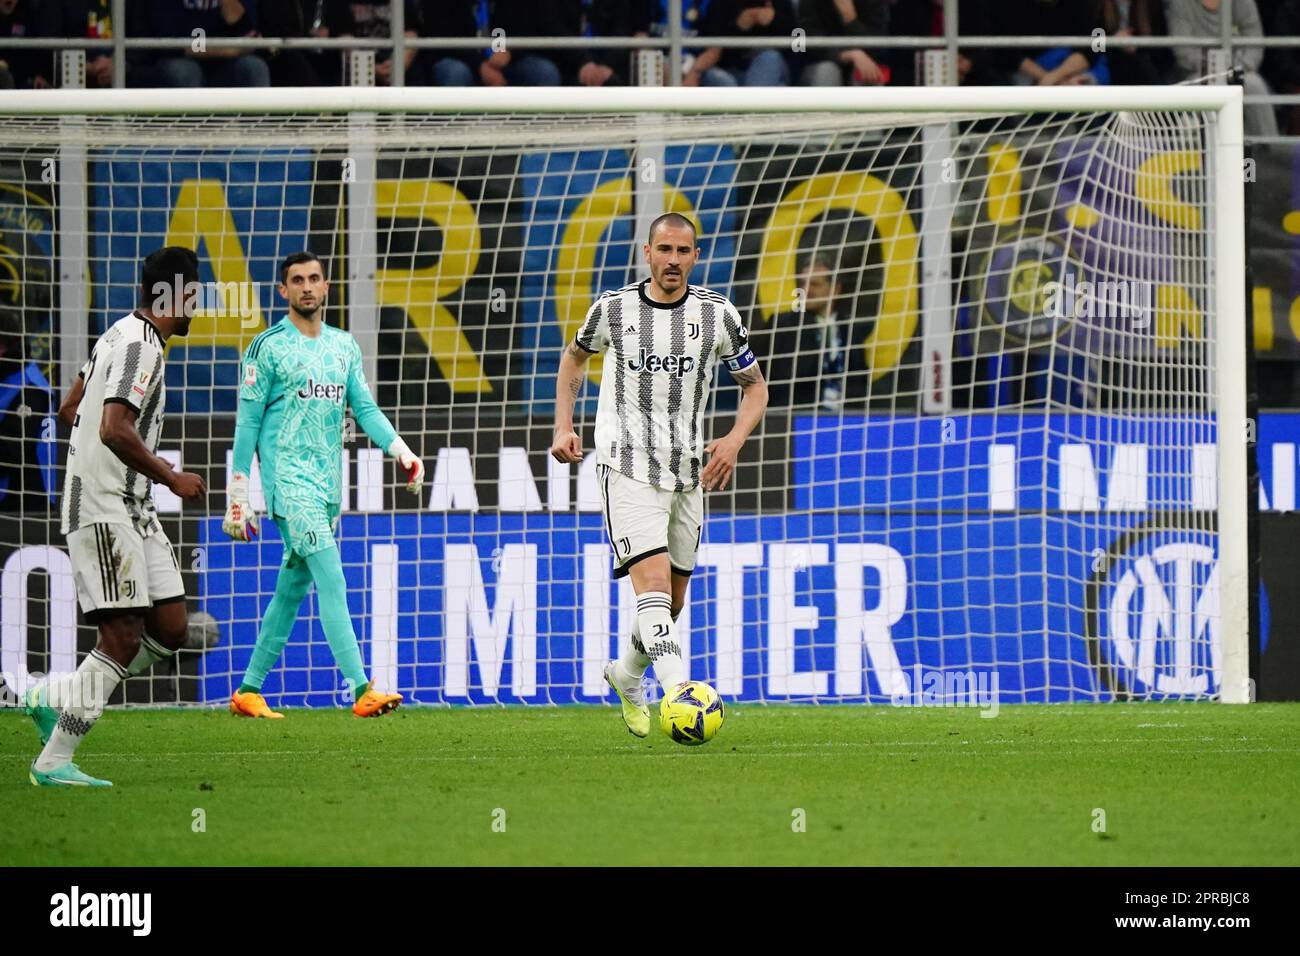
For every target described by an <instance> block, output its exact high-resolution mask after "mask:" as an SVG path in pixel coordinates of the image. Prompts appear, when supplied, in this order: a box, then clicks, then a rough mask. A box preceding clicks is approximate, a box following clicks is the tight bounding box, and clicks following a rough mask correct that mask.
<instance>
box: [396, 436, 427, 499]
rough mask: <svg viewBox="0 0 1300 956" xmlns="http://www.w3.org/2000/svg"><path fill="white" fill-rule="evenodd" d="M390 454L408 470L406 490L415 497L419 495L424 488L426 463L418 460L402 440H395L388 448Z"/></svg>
mask: <svg viewBox="0 0 1300 956" xmlns="http://www.w3.org/2000/svg"><path fill="white" fill-rule="evenodd" d="M388 453H389V454H390V455H392V456H393V457H394V458H396V459H397V463H398V464H399V465H401V466H402V467H403V468H404V469H406V490H407V491H409V492H410V493H411V494H413V495H418V494H419V493H420V489H421V488H423V487H424V462H422V461H420V459H418V458H416V457H415V454H414V452H412V451H411V449H410V448H409V447H407V444H406V442H404V441H402V439H400V438H394V439H393V443H392V444H391V445H389V446H388Z"/></svg>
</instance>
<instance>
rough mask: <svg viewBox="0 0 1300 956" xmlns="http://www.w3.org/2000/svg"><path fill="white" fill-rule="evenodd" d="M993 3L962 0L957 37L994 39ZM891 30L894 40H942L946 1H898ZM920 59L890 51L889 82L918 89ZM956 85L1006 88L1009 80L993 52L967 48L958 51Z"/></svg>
mask: <svg viewBox="0 0 1300 956" xmlns="http://www.w3.org/2000/svg"><path fill="white" fill-rule="evenodd" d="M990 3H991V0H961V4H960V6H958V8H957V13H958V17H957V19H958V23H957V32H958V34H960V35H961V36H963V37H968V36H970V37H981V36H991V35H992V34H993V33H994V28H993V15H992V13H991V12H990ZM889 28H890V32H891V33H893V34H894V35H895V36H918V37H924V36H931V37H941V36H943V35H944V23H943V0H897V2H895V4H894V8H893V12H892V13H891V14H890V18H889ZM931 49H935V48H933V47H932V48H931ZM920 56H921V51H918V50H902V49H899V50H892V51H890V65H891V66H892V68H893V69H892V74H893V75H892V77H891V80H890V82H891V83H893V84H894V85H896V86H915V85H917V83H918V82H919V80H920V75H919V70H920V66H919V65H918V62H917V61H918V59H919V58H920ZM957 82H958V83H960V84H965V85H970V86H998V85H1000V84H1005V83H1006V82H1007V77H1006V76H1005V74H1002V73H1000V72H998V70H997V69H996V67H995V66H994V63H993V54H992V52H991V51H990V50H988V49H974V48H972V47H970V46H969V45H964V46H962V47H961V48H960V49H959V50H958V51H957Z"/></svg>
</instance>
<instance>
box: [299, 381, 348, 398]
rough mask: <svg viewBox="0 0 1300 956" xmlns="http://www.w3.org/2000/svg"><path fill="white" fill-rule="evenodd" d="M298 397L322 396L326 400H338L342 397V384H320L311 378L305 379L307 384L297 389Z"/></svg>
mask: <svg viewBox="0 0 1300 956" xmlns="http://www.w3.org/2000/svg"><path fill="white" fill-rule="evenodd" d="M298 397H299V398H323V399H325V401H327V402H338V401H342V399H343V386H342V385H322V384H321V383H320V382H317V381H314V380H313V379H310V378H309V379H307V384H306V385H304V386H303V387H302V388H300V389H298Z"/></svg>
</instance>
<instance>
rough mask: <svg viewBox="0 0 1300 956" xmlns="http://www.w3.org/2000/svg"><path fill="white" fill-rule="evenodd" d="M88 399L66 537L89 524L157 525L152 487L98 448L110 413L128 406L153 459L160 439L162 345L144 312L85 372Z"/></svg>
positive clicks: (106, 340)
mask: <svg viewBox="0 0 1300 956" xmlns="http://www.w3.org/2000/svg"><path fill="white" fill-rule="evenodd" d="M81 377H82V379H83V382H84V385H83V388H84V391H83V393H82V396H81V404H80V405H79V406H78V407H77V417H76V419H75V423H74V424H73V426H72V438H71V439H70V440H69V442H68V467H67V475H66V476H65V478H64V482H63V507H62V513H63V515H62V516H63V533H64V534H67V533H69V532H71V531H76V530H77V529H78V528H81V527H85V526H86V525H89V524H99V523H103V522H111V523H114V524H133V525H135V526H136V527H137V528H138V529H139V530H140V531H141V532H142V533H148V529H149V528H150V526H152V525H156V523H157V519H156V517H155V510H154V506H153V499H152V496H151V494H152V491H151V489H152V483H151V481H150V479H149V478H148V476H146V475H142V474H140V473H139V472H138V471H135V470H134V469H132V468H128V467H127V466H126V464H125V463H124V462H123V461H122V459H120V458H118V457H117V455H115V454H113V452H112V451H110V450H109V449H108V447H107V446H106V445H105V444H104V443H103V442H102V441H100V438H99V426H100V422H101V420H102V419H103V417H104V406H105V405H106V404H109V403H112V402H122V403H123V404H126V405H130V406H131V407H132V408H134V409H135V410H136V413H137V417H136V422H135V425H136V430H137V431H139V433H140V438H141V439H142V440H143V441H144V444H145V447H146V448H148V449H149V450H150V451H151V452H153V451H156V450H157V447H158V436H159V435H161V434H162V419H163V406H164V404H165V403H166V399H167V390H166V388H165V387H164V385H163V338H162V336H161V335H159V334H158V329H157V328H156V327H155V326H154V324H153V323H152V322H150V321H149V320H148V319H147V318H145V317H144V316H143V315H141V314H140V313H139V312H132V313H131V314H130V315H126V316H123V317H122V318H120V319H118V320H117V321H116V322H114V323H113V325H112V326H111V327H110V328H109V330H108V331H107V332H105V333H104V334H103V335H101V336H100V337H99V341H98V342H96V343H95V348H94V349H93V350H92V351H91V353H90V359H89V361H87V362H86V364H85V365H84V366H82V369H81Z"/></svg>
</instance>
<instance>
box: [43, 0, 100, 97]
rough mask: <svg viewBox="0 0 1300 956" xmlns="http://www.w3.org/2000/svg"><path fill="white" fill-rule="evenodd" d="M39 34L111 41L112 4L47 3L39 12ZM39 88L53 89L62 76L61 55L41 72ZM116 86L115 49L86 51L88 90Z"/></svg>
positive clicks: (62, 0)
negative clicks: (58, 78)
mask: <svg viewBox="0 0 1300 956" xmlns="http://www.w3.org/2000/svg"><path fill="white" fill-rule="evenodd" d="M36 31H37V33H38V34H39V35H40V36H43V37H68V38H72V37H86V38H87V39H91V40H111V39H112V37H113V2H112V0H45V2H44V3H42V4H40V5H39V6H38V7H37V8H36ZM38 76H39V77H40V80H39V81H38V83H37V84H35V85H37V86H54V85H55V78H56V77H58V76H59V51H57V50H56V51H55V52H54V55H53V56H51V57H49V62H48V63H46V64H44V65H43V66H42V67H41V68H40V72H39V74H38ZM112 85H113V49H112V47H109V46H102V47H98V48H91V49H88V50H86V87H87V88H88V89H92V90H93V89H99V88H103V87H110V86H112Z"/></svg>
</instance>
